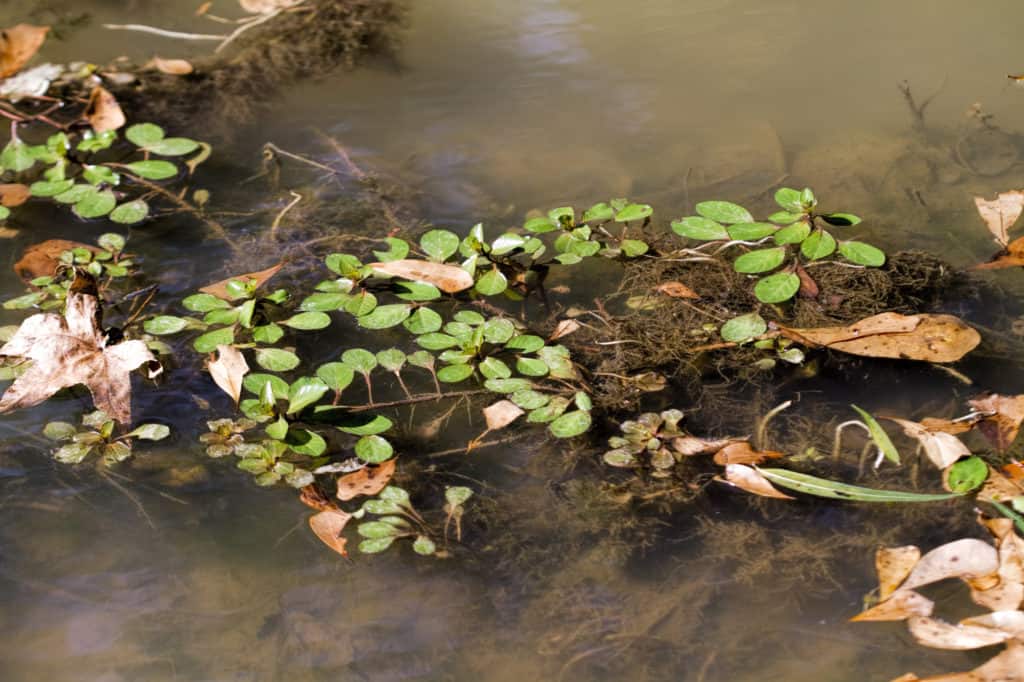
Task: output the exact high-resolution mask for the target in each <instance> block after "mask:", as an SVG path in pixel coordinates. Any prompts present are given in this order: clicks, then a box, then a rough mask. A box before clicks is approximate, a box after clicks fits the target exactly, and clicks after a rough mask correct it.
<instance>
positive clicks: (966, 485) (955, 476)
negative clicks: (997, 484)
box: [946, 456, 988, 494]
mask: <svg viewBox="0 0 1024 682" xmlns="http://www.w3.org/2000/svg"><path fill="white" fill-rule="evenodd" d="M987 478H988V464H986V463H985V460H983V459H982V458H981V457H977V456H973V457H968V458H967V459H962V460H960V461H959V462H957V463H956V464H954V465H953V466H951V467H950V468H949V473H948V474H947V475H946V485H948V486H949V489H950V490H952V491H953V492H954V493H961V494H963V493H969V492H971V491H972V490H974V489H975V488H977V487H979V486H981V484H982V483H984V482H985V479H987Z"/></svg>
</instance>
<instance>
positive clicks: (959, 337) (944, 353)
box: [780, 313, 981, 362]
mask: <svg viewBox="0 0 1024 682" xmlns="http://www.w3.org/2000/svg"><path fill="white" fill-rule="evenodd" d="M780 330H781V331H782V332H783V334H785V335H786V336H788V337H790V338H793V339H794V340H796V341H798V342H800V343H803V344H806V345H811V346H825V347H827V348H830V349H833V350H838V351H842V352H844V353H850V354H852V355H861V356H865V357H871V358H895V359H901V360H923V361H926V362H955V361H956V360H959V359H960V358H962V357H963V356H964V355H966V354H967V353H969V352H970V351H971V350H973V349H974V348H975V347H976V346H977V345H978V344H979V343H980V342H981V335H980V334H978V332H977V331H976V330H975V329H974V328H973V327H971V326H969V325H967V324H965V323H964V322H962V321H961V320H960V319H959V318H956V317H953V316H952V315H926V314H921V315H900V314H898V313H881V314H880V315H873V316H872V317H868V318H865V319H863V320H860V321H859V322H855V323H853V324H851V325H849V326H846V327H816V328H805V329H798V328H789V327H780Z"/></svg>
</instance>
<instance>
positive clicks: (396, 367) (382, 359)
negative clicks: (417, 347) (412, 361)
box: [377, 348, 406, 372]
mask: <svg viewBox="0 0 1024 682" xmlns="http://www.w3.org/2000/svg"><path fill="white" fill-rule="evenodd" d="M405 358H406V356H405V353H404V352H402V351H400V350H399V349H397V348H388V349H386V350H382V351H378V352H377V362H378V363H380V366H381V367H383V368H384V369H386V370H387V371H389V372H398V371H401V369H402V367H404V366H405Z"/></svg>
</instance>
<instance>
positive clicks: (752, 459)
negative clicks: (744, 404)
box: [673, 439, 782, 466]
mask: <svg viewBox="0 0 1024 682" xmlns="http://www.w3.org/2000/svg"><path fill="white" fill-rule="evenodd" d="M676 440H678V439H676ZM674 444H675V441H673V445H674ZM779 457H782V453H781V452H775V451H772V450H755V449H754V448H752V447H750V443H748V442H746V441H735V442H732V443H729V444H728V445H726V446H725V447H724V448H722V449H721V450H719V451H718V452H716V453H715V464H721V465H722V466H728V465H730V464H761V463H762V462H764V461H765V460H767V459H777V458H779Z"/></svg>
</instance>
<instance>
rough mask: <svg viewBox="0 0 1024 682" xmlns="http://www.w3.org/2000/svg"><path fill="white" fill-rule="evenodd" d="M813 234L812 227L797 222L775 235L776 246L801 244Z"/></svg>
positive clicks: (805, 223)
mask: <svg viewBox="0 0 1024 682" xmlns="http://www.w3.org/2000/svg"><path fill="white" fill-rule="evenodd" d="M810 234H811V226H810V225H808V224H807V222H806V221H803V220H801V221H799V222H795V223H793V224H792V225H788V226H786V227H784V228H782V229H781V230H779V231H778V232H776V233H775V243H776V244H799V243H800V242H802V241H803V240H805V239H807V237H808V235H810Z"/></svg>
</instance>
